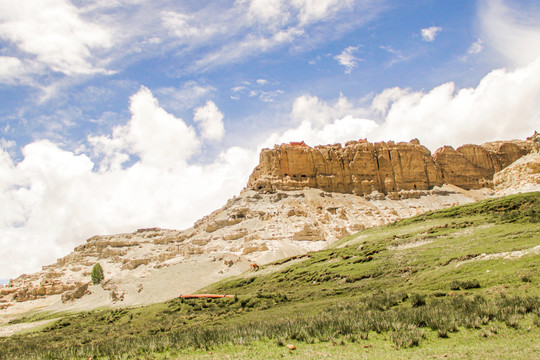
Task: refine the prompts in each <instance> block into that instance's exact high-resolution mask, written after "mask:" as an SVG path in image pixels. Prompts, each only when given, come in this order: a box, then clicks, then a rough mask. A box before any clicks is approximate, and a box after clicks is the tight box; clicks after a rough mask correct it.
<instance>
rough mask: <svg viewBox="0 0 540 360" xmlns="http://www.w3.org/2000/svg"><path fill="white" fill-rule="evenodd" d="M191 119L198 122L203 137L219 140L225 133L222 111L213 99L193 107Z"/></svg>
mask: <svg viewBox="0 0 540 360" xmlns="http://www.w3.org/2000/svg"><path fill="white" fill-rule="evenodd" d="M193 121H195V122H196V123H198V125H199V129H200V130H201V136H202V138H203V139H210V140H220V139H221V138H222V137H223V135H224V134H225V128H224V126H223V113H222V112H221V111H219V109H218V107H217V106H216V104H215V103H214V102H213V101H210V100H209V101H207V102H206V105H204V106H201V107H198V108H197V109H195V115H194V116H193Z"/></svg>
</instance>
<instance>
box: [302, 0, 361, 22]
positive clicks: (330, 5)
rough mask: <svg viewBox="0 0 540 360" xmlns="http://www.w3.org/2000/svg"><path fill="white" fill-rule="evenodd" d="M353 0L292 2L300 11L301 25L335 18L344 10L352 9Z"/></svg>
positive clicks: (304, 0) (305, 0)
mask: <svg viewBox="0 0 540 360" xmlns="http://www.w3.org/2000/svg"><path fill="white" fill-rule="evenodd" d="M353 2H354V1H353V0H292V5H293V6H294V7H296V8H297V9H298V10H299V14H298V19H299V20H300V23H301V24H307V23H310V22H314V21H320V20H322V19H327V18H329V17H332V16H334V15H335V14H336V13H337V12H339V11H341V10H343V9H351V8H352V5H353Z"/></svg>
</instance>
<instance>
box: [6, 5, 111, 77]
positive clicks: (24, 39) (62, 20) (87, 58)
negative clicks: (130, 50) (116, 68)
mask: <svg viewBox="0 0 540 360" xmlns="http://www.w3.org/2000/svg"><path fill="white" fill-rule="evenodd" d="M0 38H1V39H3V40H5V41H8V42H9V43H12V44H15V46H16V47H17V49H18V50H19V52H20V53H21V55H20V56H21V57H24V58H27V59H31V60H33V59H35V61H37V62H39V63H41V64H43V65H45V66H47V67H48V68H50V69H51V70H52V71H55V72H61V73H64V74H67V75H73V74H91V73H96V72H104V71H105V70H104V69H103V68H101V67H100V66H99V65H97V64H96V63H95V59H94V57H93V56H92V50H93V49H100V48H101V49H108V48H110V47H111V46H112V43H113V42H112V38H111V35H110V33H109V32H108V30H107V29H105V28H103V27H102V26H99V25H96V24H94V23H92V22H89V21H86V20H84V19H83V18H82V17H81V16H80V13H79V10H78V9H77V8H76V7H75V6H73V5H72V4H71V3H70V2H69V1H66V0H49V1H45V2H35V1H31V0H22V1H19V2H17V6H13V4H12V3H10V2H8V1H3V2H0ZM33 61H34V60H33Z"/></svg>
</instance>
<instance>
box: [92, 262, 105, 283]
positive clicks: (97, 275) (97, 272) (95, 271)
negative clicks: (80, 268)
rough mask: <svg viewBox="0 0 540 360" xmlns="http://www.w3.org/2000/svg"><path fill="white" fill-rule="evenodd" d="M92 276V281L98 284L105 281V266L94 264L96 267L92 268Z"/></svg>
mask: <svg viewBox="0 0 540 360" xmlns="http://www.w3.org/2000/svg"><path fill="white" fill-rule="evenodd" d="M90 276H91V277H92V283H93V284H94V285H97V284H99V283H100V282H102V281H103V279H104V278H105V277H104V276H103V268H102V267H101V265H99V263H97V264H96V265H94V267H93V268H92V274H91V275H90Z"/></svg>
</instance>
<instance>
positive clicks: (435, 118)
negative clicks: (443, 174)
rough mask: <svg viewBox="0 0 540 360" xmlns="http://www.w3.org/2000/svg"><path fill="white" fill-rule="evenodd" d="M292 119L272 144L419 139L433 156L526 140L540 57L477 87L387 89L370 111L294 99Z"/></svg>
mask: <svg viewBox="0 0 540 360" xmlns="http://www.w3.org/2000/svg"><path fill="white" fill-rule="evenodd" d="M291 118H292V119H293V120H295V121H296V123H297V124H299V125H297V126H296V127H295V128H293V129H289V130H287V131H285V132H282V133H275V134H274V135H273V136H272V137H271V138H270V140H269V142H270V143H271V142H278V143H279V142H288V141H300V140H304V141H306V143H308V144H312V145H314V144H318V143H331V142H335V141H340V142H345V141H347V140H356V139H359V138H366V137H367V138H368V139H369V140H371V141H382V140H394V141H409V140H410V139H413V138H418V139H420V141H421V143H422V144H423V145H425V146H427V147H429V148H430V149H431V150H432V151H434V150H435V149H437V148H438V147H440V146H442V145H452V146H459V145H462V144H465V143H481V142H485V141H491V140H497V139H501V140H508V139H514V138H518V139H524V138H525V137H527V136H530V134H532V132H533V131H534V130H535V129H536V128H537V127H538V124H540V57H539V58H538V59H537V60H536V61H534V62H532V63H531V64H529V65H528V66H525V67H523V68H519V69H516V70H515V71H508V70H505V69H498V70H493V71H492V72H490V73H489V74H487V75H486V76H485V77H484V78H483V79H482V81H480V83H479V84H478V86H477V87H475V88H464V89H456V87H455V85H454V84H453V83H446V84H442V85H440V86H437V87H435V88H433V89H432V90H430V91H428V92H423V91H416V92H415V91H411V90H409V89H401V88H391V89H386V90H384V91H383V92H381V93H380V94H378V95H377V96H375V97H374V98H373V100H372V102H371V105H370V106H369V107H368V108H365V107H363V106H354V105H353V104H352V103H351V102H350V101H349V100H348V99H346V98H345V97H343V96H341V97H340V99H339V100H338V101H337V102H336V103H335V104H328V103H326V102H324V101H322V100H321V99H319V98H317V97H314V96H310V95H304V96H301V97H298V98H297V99H296V100H295V102H294V105H293V109H292V111H291ZM267 145H269V144H268V143H267Z"/></svg>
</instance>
